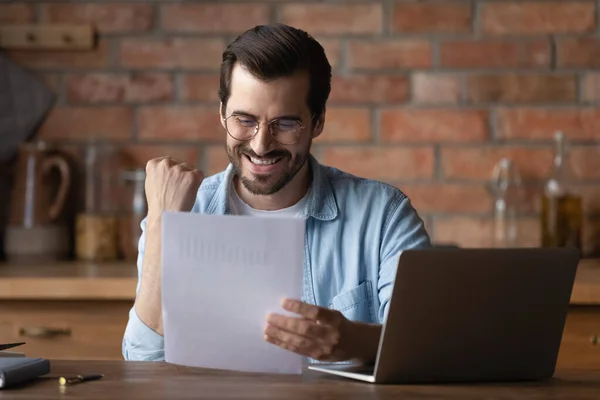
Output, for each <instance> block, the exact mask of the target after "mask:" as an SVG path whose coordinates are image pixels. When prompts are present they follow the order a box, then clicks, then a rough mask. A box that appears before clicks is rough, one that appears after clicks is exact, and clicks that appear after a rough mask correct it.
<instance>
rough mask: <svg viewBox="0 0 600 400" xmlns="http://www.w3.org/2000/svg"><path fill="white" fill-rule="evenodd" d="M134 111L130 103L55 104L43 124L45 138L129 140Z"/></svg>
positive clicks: (41, 132)
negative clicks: (105, 104)
mask: <svg viewBox="0 0 600 400" xmlns="http://www.w3.org/2000/svg"><path fill="white" fill-rule="evenodd" d="M132 127H133V112H132V110H131V109H130V108H128V107H55V108H54V109H52V111H51V112H50V114H49V116H48V118H47V119H46V120H45V121H44V123H43V124H42V127H41V129H40V132H39V135H40V137H41V138H43V139H47V140H54V139H73V140H87V139H88V138H90V137H97V138H100V139H114V140H129V139H131V133H132Z"/></svg>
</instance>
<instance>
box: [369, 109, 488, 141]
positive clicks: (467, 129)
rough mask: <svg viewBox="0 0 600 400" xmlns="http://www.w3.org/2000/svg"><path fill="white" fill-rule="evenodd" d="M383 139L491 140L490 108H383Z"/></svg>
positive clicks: (381, 134) (381, 133)
mask: <svg viewBox="0 0 600 400" xmlns="http://www.w3.org/2000/svg"><path fill="white" fill-rule="evenodd" d="M380 137H381V140H383V141H391V142H437V141H444V142H446V141H448V142H472V141H475V142H478V141H484V140H487V139H488V137H489V132H488V112H487V111H483V110H458V109H454V110H443V109H418V108H401V109H385V110H382V111H381V132H380Z"/></svg>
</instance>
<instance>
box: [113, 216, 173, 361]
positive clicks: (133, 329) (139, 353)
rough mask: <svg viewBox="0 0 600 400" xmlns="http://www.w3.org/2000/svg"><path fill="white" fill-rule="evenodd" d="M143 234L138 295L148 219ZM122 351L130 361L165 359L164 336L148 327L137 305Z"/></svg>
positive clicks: (130, 311)
mask: <svg viewBox="0 0 600 400" xmlns="http://www.w3.org/2000/svg"><path fill="white" fill-rule="evenodd" d="M141 228H142V234H141V236H140V240H139V243H138V258H137V270H138V283H137V287H136V291H135V292H136V295H137V293H138V291H139V290H140V283H141V280H142V265H143V260H144V248H145V242H146V234H145V232H146V219H145V218H144V220H143V221H142V223H141ZM122 353H123V358H124V359H125V360H130V361H163V360H164V359H165V350H164V338H163V336H161V335H159V334H158V333H157V332H155V331H154V330H152V329H151V328H150V327H148V326H147V325H146V324H145V323H144V322H143V321H142V320H141V319H140V317H139V316H138V315H137V313H136V311H135V306H133V307H131V310H129V320H128V322H127V326H126V327H125V334H124V335H123V343H122Z"/></svg>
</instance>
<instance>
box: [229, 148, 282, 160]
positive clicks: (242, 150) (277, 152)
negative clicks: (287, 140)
mask: <svg viewBox="0 0 600 400" xmlns="http://www.w3.org/2000/svg"><path fill="white" fill-rule="evenodd" d="M238 154H240V155H241V154H245V155H247V156H249V157H252V158H259V159H260V158H277V157H288V156H291V154H290V152H289V151H287V150H283V149H278V150H273V151H270V152H268V153H267V154H264V155H262V156H259V155H258V154H256V153H255V152H254V150H252V148H251V147H250V146H244V147H239V148H238Z"/></svg>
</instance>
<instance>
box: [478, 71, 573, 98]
mask: <svg viewBox="0 0 600 400" xmlns="http://www.w3.org/2000/svg"><path fill="white" fill-rule="evenodd" d="M576 97H577V77H576V76H574V75H559V74H535V75H534V74H477V75H470V76H469V77H468V78H467V99H468V100H470V101H472V102H475V103H488V102H500V103H534V102H537V103H543V102H547V103H555V102H558V103H560V102H573V101H575V99H576Z"/></svg>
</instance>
